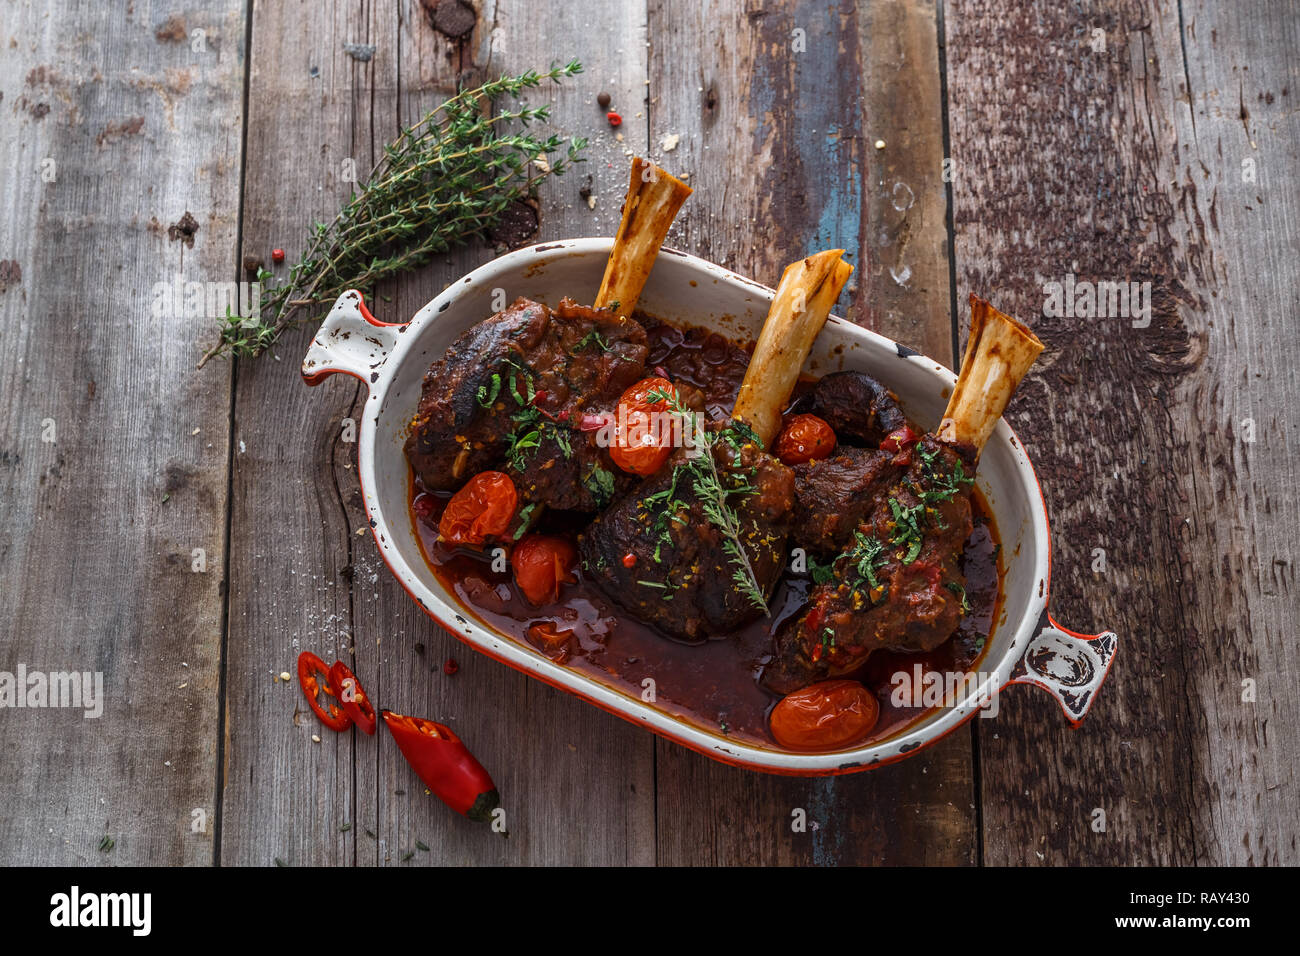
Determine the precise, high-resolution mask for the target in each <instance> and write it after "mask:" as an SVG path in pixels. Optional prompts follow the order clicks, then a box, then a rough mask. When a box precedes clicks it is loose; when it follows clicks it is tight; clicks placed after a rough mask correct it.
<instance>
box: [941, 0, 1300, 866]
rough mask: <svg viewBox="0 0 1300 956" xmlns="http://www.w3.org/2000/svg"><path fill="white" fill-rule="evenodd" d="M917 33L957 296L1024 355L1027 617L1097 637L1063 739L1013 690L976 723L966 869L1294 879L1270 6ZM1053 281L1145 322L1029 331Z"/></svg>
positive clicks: (1290, 366) (1068, 321) (1279, 59)
mask: <svg viewBox="0 0 1300 956" xmlns="http://www.w3.org/2000/svg"><path fill="white" fill-rule="evenodd" d="M1288 10H1290V11H1291V13H1290V15H1288ZM1212 11H1213V12H1212ZM945 23H946V26H947V51H948V64H949V69H950V72H949V76H948V89H949V114H950V126H951V141H952V151H953V157H954V160H955V178H954V183H953V192H954V202H955V207H954V218H955V225H956V233H957V235H956V251H955V257H956V259H955V261H956V271H957V276H958V292H959V293H961V294H963V295H964V294H965V293H966V291H968V290H972V291H977V292H984V293H987V294H988V295H990V296H991V297H992V298H993V301H994V304H996V305H997V306H998V307H1000V308H1002V309H1003V310H1005V311H1008V312H1011V313H1013V314H1016V315H1017V316H1019V317H1020V318H1021V319H1025V320H1027V321H1029V322H1030V323H1031V324H1032V325H1033V326H1034V327H1035V330H1036V331H1037V332H1038V334H1039V335H1040V337H1041V338H1043V339H1044V341H1045V342H1046V343H1047V346H1048V351H1047V352H1046V353H1045V354H1044V356H1043V359H1042V360H1040V362H1039V363H1038V366H1037V368H1036V370H1035V371H1034V372H1032V373H1031V375H1030V377H1029V379H1027V380H1026V382H1025V383H1024V384H1023V385H1022V386H1021V390H1020V395H1019V396H1018V397H1017V399H1016V401H1015V402H1014V403H1013V406H1012V409H1011V411H1010V413H1009V418H1010V420H1011V422H1012V423H1013V425H1014V426H1015V428H1016V429H1017V431H1018V433H1019V434H1020V435H1021V436H1022V437H1023V438H1024V441H1025V445H1026V447H1027V448H1028V450H1029V452H1030V454H1031V456H1032V457H1033V458H1034V460H1035V462H1036V465H1037V468H1038V473H1039V477H1040V479H1041V481H1042V484H1043V490H1044V493H1045V495H1046V500H1047V504H1048V510H1049V513H1050V514H1051V516H1052V519H1053V528H1054V532H1055V533H1054V545H1055V547H1056V561H1055V569H1056V574H1055V576H1054V579H1053V583H1054V585H1055V586H1054V589H1053V595H1052V605H1053V610H1054V613H1055V614H1056V616H1057V617H1058V618H1059V619H1060V620H1061V621H1062V622H1064V623H1065V624H1066V625H1067V626H1071V627H1075V628H1080V629H1099V628H1101V627H1110V628H1113V629H1115V630H1116V631H1118V632H1119V634H1120V639H1121V650H1120V654H1119V656H1118V658H1117V663H1116V665H1115V667H1114V669H1113V670H1112V673H1111V676H1110V680H1109V682H1108V684H1107V686H1106V688H1105V689H1104V691H1103V692H1102V694H1101V696H1100V698H1099V700H1098V702H1097V704H1096V705H1095V706H1094V707H1093V709H1092V713H1091V714H1090V716H1089V718H1088V721H1087V723H1086V724H1085V727H1084V729H1083V730H1081V731H1079V732H1071V731H1070V730H1069V729H1068V727H1067V726H1066V725H1065V723H1064V721H1062V720H1061V718H1060V715H1059V713H1058V712H1057V709H1056V706H1055V705H1054V704H1053V703H1052V702H1051V701H1050V700H1049V699H1047V698H1046V697H1045V696H1040V695H1035V694H1029V693H1016V694H1014V695H1012V696H1011V697H1009V699H1007V700H1005V701H1004V702H1003V706H1002V710H1001V716H1000V718H999V719H998V720H997V721H996V723H995V724H992V725H987V726H986V724H988V722H979V723H980V726H979V728H978V731H979V734H980V747H981V755H982V766H983V784H984V786H983V793H982V805H983V814H984V822H985V828H986V829H985V834H984V839H985V846H986V859H987V860H988V861H989V862H991V863H1001V864H1016V865H1020V864H1031V865H1032V864H1035V863H1062V862H1069V863H1074V864H1078V863H1126V864H1143V863H1145V864H1193V863H1237V862H1255V863H1263V862H1269V863H1280V862H1291V863H1294V862H1295V860H1296V857H1297V852H1298V851H1297V845H1296V834H1297V814H1298V813H1300V806H1297V803H1296V801H1295V780H1294V766H1295V761H1296V752H1295V743H1294V739H1293V737H1292V736H1291V735H1289V734H1285V733H1278V732H1277V730H1278V728H1280V727H1284V726H1294V724H1295V722H1296V719H1297V713H1298V711H1300V695H1298V694H1297V691H1296V688H1295V686H1294V682H1293V681H1289V680H1287V679H1286V677H1285V676H1284V675H1286V674H1287V673H1293V672H1294V669H1295V666H1296V653H1297V652H1296V650H1295V647H1294V642H1293V641H1292V640H1290V635H1291V633H1292V632H1293V629H1294V628H1293V624H1292V621H1293V619H1294V614H1295V611H1296V601H1295V596H1294V580H1293V569H1294V564H1295V544H1294V536H1293V529H1294V528H1295V526H1296V505H1295V496H1294V495H1293V494H1291V493H1290V492H1289V490H1288V489H1289V487H1290V485H1291V482H1292V479H1291V477H1290V476H1291V475H1292V474H1294V472H1295V471H1296V467H1297V445H1296V435H1295V424H1294V417H1293V413H1292V412H1291V410H1290V409H1289V407H1288V406H1287V405H1286V403H1285V402H1279V401H1278V400H1277V398H1278V396H1281V395H1285V394H1288V393H1289V392H1290V391H1291V390H1292V389H1294V388H1295V386H1296V384H1297V374H1296V371H1295V369H1296V358H1297V355H1296V347H1295V344H1294V340H1293V339H1289V338H1287V337H1286V336H1285V335H1284V333H1283V332H1282V328H1283V323H1284V322H1285V321H1287V317H1289V316H1292V315H1294V314H1295V308H1296V302H1297V280H1296V274H1295V269H1294V261H1295V253H1296V250H1297V229H1298V222H1300V220H1298V218H1297V199H1296V193H1295V190H1294V188H1293V184H1294V175H1295V170H1296V163H1297V152H1296V150H1297V135H1296V108H1295V104H1294V99H1295V90H1294V87H1295V65H1296V54H1295V49H1296V20H1295V17H1294V7H1293V6H1290V7H1288V5H1286V4H1280V3H1277V4H1261V5H1253V6H1251V7H1250V8H1249V9H1247V8H1246V7H1244V6H1238V5H1231V6H1229V5H1210V4H1207V5H1205V6H1204V7H1201V6H1199V5H1193V4H1184V5H1182V7H1181V8H1180V7H1179V6H1178V5H1175V4H1170V3H1124V4H1121V3H1090V4H1082V5H1078V6H1069V7H1060V8H1045V7H1043V6H1041V5H1033V6H1032V9H1031V7H1030V5H1029V4H1024V5H1021V6H1019V7H1016V8H1014V9H1011V10H1008V9H1007V6H1006V5H1005V4H1001V3H982V2H953V3H948V4H946V5H945ZM1099 38H1100V39H1102V40H1104V46H1103V45H1102V44H1101V43H1100V42H1099ZM991 64H996V65H997V68H996V69H991V68H990V65H991ZM1284 91H1285V92H1284ZM1247 159H1253V160H1255V162H1256V164H1257V165H1258V168H1259V173H1260V175H1259V181H1258V182H1257V183H1255V184H1249V185H1248V184H1245V183H1243V182H1242V172H1243V166H1242V163H1243V161H1244V160H1247ZM1288 183H1289V184H1290V185H1288ZM1067 274H1073V275H1075V276H1076V277H1077V279H1079V280H1086V281H1092V282H1096V281H1126V280H1130V279H1131V280H1133V281H1137V282H1150V283H1151V300H1150V301H1151V305H1152V311H1151V315H1150V324H1149V325H1148V326H1145V327H1142V325H1141V322H1142V320H1141V319H1140V318H1139V319H1138V322H1139V325H1138V326H1136V327H1135V325H1134V323H1133V321H1132V320H1130V319H1125V318H1116V317H1091V318H1064V317H1061V318H1057V317H1052V316H1048V315H1045V314H1044V308H1045V294H1044V283H1045V282H1050V281H1061V282H1064V281H1066V276H1067ZM1247 418H1254V420H1255V423H1256V427H1257V436H1256V440H1255V442H1254V443H1247V442H1246V441H1244V437H1245V435H1244V433H1243V425H1242V423H1243V420H1244V419H1247ZM1098 548H1100V549H1104V551H1105V561H1106V570H1105V572H1104V573H1102V572H1098V571H1094V570H1093V568H1094V567H1095V566H1097V565H1096V564H1095V562H1096V559H1097V552H1096V551H1095V550H1094V549H1098ZM1248 678H1249V679H1252V680H1254V681H1255V682H1256V683H1257V685H1258V695H1259V697H1258V701H1257V702H1256V703H1243V701H1242V691H1243V687H1242V682H1243V680H1245V679H1248ZM1097 809H1100V810H1103V811H1104V812H1105V814H1106V827H1105V831H1104V832H1097V830H1096V829H1094V827H1093V826H1092V823H1093V821H1094V819H1096V817H1095V811H1096V810H1097Z"/></svg>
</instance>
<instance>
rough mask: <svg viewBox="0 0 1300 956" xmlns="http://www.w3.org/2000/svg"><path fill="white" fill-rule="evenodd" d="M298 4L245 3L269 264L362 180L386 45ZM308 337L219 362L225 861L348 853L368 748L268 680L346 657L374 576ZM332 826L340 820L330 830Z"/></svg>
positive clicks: (253, 201) (251, 208) (257, 207)
mask: <svg viewBox="0 0 1300 956" xmlns="http://www.w3.org/2000/svg"><path fill="white" fill-rule="evenodd" d="M307 11H308V7H307V6H306V5H287V4H255V5H254V7H253V22H252V31H251V33H252V41H251V49H250V63H249V67H250V69H249V95H248V150H247V158H246V165H245V173H244V231H243V248H242V250H241V253H242V255H243V256H255V257H257V258H261V259H263V260H265V261H266V262H267V263H268V267H269V263H270V252H271V249H272V247H277V246H278V247H281V248H283V249H284V250H285V252H286V253H287V262H292V261H294V260H295V257H296V256H297V255H298V254H299V253H300V252H301V247H302V242H303V240H304V238H305V237H306V234H307V228H308V226H309V225H310V223H311V222H312V221H313V220H315V219H320V220H323V221H328V220H329V219H330V218H332V217H333V216H334V214H335V213H336V212H337V210H338V208H339V206H340V205H341V204H342V202H343V201H344V200H345V199H346V198H347V195H348V192H349V190H350V189H351V187H352V184H351V183H350V182H348V181H347V180H346V178H345V176H344V171H345V169H347V168H351V167H354V168H355V169H356V173H357V176H358V177H363V176H364V175H365V174H366V172H367V171H368V170H369V168H370V167H371V165H372V164H373V162H374V159H375V152H374V140H375V136H376V135H377V134H376V131H375V130H374V128H373V121H372V91H371V81H370V78H369V73H370V72H371V71H373V70H377V69H382V68H383V65H384V64H385V62H386V61H387V60H388V58H389V57H391V55H392V53H391V50H389V49H385V50H376V53H375V56H374V59H373V60H372V61H371V62H370V63H369V64H363V63H359V62H357V61H356V60H354V59H353V58H352V57H351V56H349V55H348V54H347V53H346V52H344V49H343V44H344V43H348V42H362V43H367V42H374V41H373V40H371V39H370V37H372V36H373V33H374V29H373V24H372V21H371V19H370V17H371V16H372V15H373V13H370V12H368V11H367V9H365V8H363V7H361V6H359V5H357V4H353V3H334V4H328V5H311V7H310V13H309V14H308V12H307ZM349 160H351V161H352V163H351V167H348V166H345V162H346V161H349ZM283 270H284V266H281V267H280V268H279V270H278V271H280V272H283ZM311 334H312V330H310V329H299V330H296V331H293V332H290V333H288V334H286V335H285V336H284V337H283V338H282V339H281V340H280V341H279V343H277V344H276V345H275V346H274V347H273V349H272V350H271V352H270V354H267V355H264V356H262V357H260V358H258V359H255V360H252V361H244V362H239V363H238V365H237V369H236V388H235V397H234V421H235V431H234V436H235V440H236V448H235V454H234V457H233V462H234V467H233V474H232V480H231V487H232V513H231V530H230V536H231V553H232V560H231V584H230V596H229V629H228V634H227V646H226V714H225V728H226V738H225V766H224V768H223V769H224V774H223V788H222V795H223V799H222V808H223V817H222V831H221V837H222V846H221V863H222V864H225V865H263V866H266V865H271V864H272V863H273V862H274V861H275V860H277V859H278V860H281V861H282V862H284V863H286V864H288V865H290V866H298V865H321V866H324V865H330V866H337V865H347V864H351V863H353V862H355V861H356V858H357V853H358V847H357V836H358V834H357V832H356V831H357V829H358V827H357V826H356V821H355V818H354V817H355V813H354V810H355V806H356V799H357V797H356V787H357V780H356V775H355V767H354V760H356V759H360V755H368V756H369V759H371V760H373V759H374V754H375V752H376V750H377V746H378V744H377V741H376V739H375V738H370V737H365V736H362V735H355V734H354V733H353V732H348V733H345V734H335V733H333V732H331V731H329V730H327V729H325V728H323V727H322V726H321V725H320V724H319V723H318V722H317V720H316V718H315V717H314V716H313V715H312V713H311V711H310V710H309V709H308V708H307V705H306V702H305V701H304V700H303V696H302V692H301V691H300V690H299V689H298V682H297V677H296V676H294V677H293V678H292V680H291V681H289V682H288V683H285V682H280V681H279V680H277V679H276V675H279V674H280V673H281V672H283V671H287V672H289V673H290V674H291V675H296V671H295V662H296V660H297V657H298V654H299V652H300V651H304V650H310V651H313V652H315V653H316V654H318V655H320V656H321V657H322V658H323V659H324V660H325V661H326V663H327V664H328V663H332V662H333V661H334V660H335V659H336V658H338V657H344V656H345V652H346V650H347V649H348V648H349V647H351V646H352V644H353V642H354V641H355V640H356V637H355V633H354V623H353V603H354V593H353V588H354V587H355V586H357V585H364V586H367V587H373V584H371V582H370V581H369V576H370V574H372V573H373V574H375V575H378V573H379V572H380V570H381V568H379V567H378V566H376V567H374V568H369V567H367V566H365V565H363V564H362V562H361V560H360V559H359V558H358V557H357V554H356V553H355V552H358V551H360V550H361V549H362V548H364V547H365V543H364V542H362V540H361V538H360V537H358V536H356V535H355V534H354V531H355V528H356V526H357V522H356V518H355V514H356V511H357V507H358V505H357V503H353V502H350V501H348V500H347V497H346V495H347V494H348V491H347V490H345V489H343V488H340V487H339V485H338V484H337V482H336V481H335V479H334V471H335V469H337V470H338V471H343V470H344V468H345V467H352V468H354V469H355V464H353V463H352V462H353V459H354V446H353V445H351V444H348V443H345V442H343V441H341V436H342V428H343V421H344V419H346V418H347V417H348V415H349V414H350V412H351V409H352V406H353V399H354V398H355V396H356V394H357V392H358V391H359V389H358V387H357V385H356V384H355V382H353V381H352V380H351V379H346V378H343V379H335V380H333V381H332V382H330V383H329V384H327V385H326V386H324V387H321V388H317V389H308V388H306V387H305V386H304V385H303V384H302V380H301V379H300V378H299V375H298V367H299V363H300V362H301V357H302V355H303V353H304V352H305V351H306V349H307V343H308V342H309V341H310V337H311ZM375 563H376V565H377V564H378V562H377V561H376V562H375ZM313 737H316V738H317V739H318V740H319V742H316V741H314V740H313ZM354 737H355V738H356V739H354ZM378 742H391V741H384V740H383V738H379V741H378ZM346 823H353V824H354V826H353V829H352V830H350V831H343V830H342V829H341V828H342V827H343V825H344V824H346ZM363 839H364V837H363Z"/></svg>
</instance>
